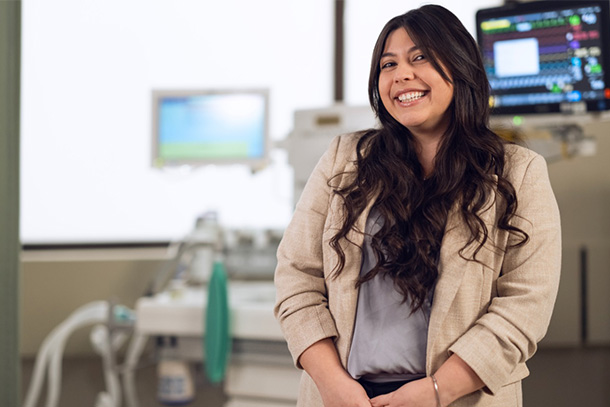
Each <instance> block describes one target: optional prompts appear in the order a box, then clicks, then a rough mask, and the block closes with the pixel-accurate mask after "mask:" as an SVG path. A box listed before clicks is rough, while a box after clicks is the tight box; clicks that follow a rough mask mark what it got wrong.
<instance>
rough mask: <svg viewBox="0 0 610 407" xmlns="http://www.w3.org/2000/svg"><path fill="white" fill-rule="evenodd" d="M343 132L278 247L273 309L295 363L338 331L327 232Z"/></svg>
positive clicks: (309, 184) (313, 176)
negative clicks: (331, 303) (329, 287)
mask: <svg viewBox="0 0 610 407" xmlns="http://www.w3.org/2000/svg"><path fill="white" fill-rule="evenodd" d="M340 144H341V136H339V137H336V138H335V139H334V140H333V142H332V143H331V145H330V147H329V148H328V150H327V151H326V152H325V154H324V155H323V156H322V158H320V161H319V162H318V164H317V165H316V167H315V169H314V170H313V172H312V174H311V176H310V177H309V180H308V181H307V184H306V185H305V188H304V190H303V193H302V195H301V198H300V199H299V201H298V203H297V205H296V208H295V212H294V215H293V217H292V220H291V221H290V223H289V225H288V226H287V228H286V230H285V232H284V236H283V238H282V241H281V242H280V245H279V247H278V252H277V267H276V270H275V277H274V280H275V286H276V305H275V308H274V313H275V316H276V318H277V319H278V321H279V323H280V326H281V328H282V332H283V334H284V337H285V338H286V341H287V343H288V348H289V350H290V352H291V354H292V356H293V359H294V362H295V365H296V366H297V367H299V368H301V366H300V364H299V362H298V359H299V356H300V355H301V354H302V353H303V351H305V350H306V349H307V348H308V347H310V346H311V345H313V344H314V343H315V342H317V341H319V340H322V339H325V338H329V337H336V336H337V335H338V333H337V328H336V325H335V323H334V320H333V318H332V316H331V314H330V311H329V309H328V298H327V292H326V284H325V278H324V259H323V250H322V246H323V233H324V225H325V222H326V218H327V214H328V208H329V203H330V199H331V194H332V190H331V187H330V186H329V179H330V178H331V176H332V174H333V169H334V167H335V162H336V160H337V154H338V151H339V149H340Z"/></svg>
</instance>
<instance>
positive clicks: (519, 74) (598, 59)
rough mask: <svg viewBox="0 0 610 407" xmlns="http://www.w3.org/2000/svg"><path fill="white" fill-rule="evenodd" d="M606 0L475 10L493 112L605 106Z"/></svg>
mask: <svg viewBox="0 0 610 407" xmlns="http://www.w3.org/2000/svg"><path fill="white" fill-rule="evenodd" d="M609 13H610V12H609V8H608V1H607V0H606V1H595V0H581V1H537V2H536V1H535V2H528V3H510V4H508V5H506V6H502V7H494V8H488V9H483V10H479V11H478V12H477V14H476V24H477V41H478V43H479V46H480V48H481V53H482V56H483V62H484V65H485V70H486V71H487V76H488V78H489V82H490V85H491V97H490V105H491V106H492V114H513V115H515V114H528V113H554V112H570V113H584V112H594V111H602V110H608V109H610V89H609V88H610V62H609V57H610V49H609V46H610V31H609V21H610V14H609Z"/></svg>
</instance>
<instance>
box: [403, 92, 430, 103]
mask: <svg viewBox="0 0 610 407" xmlns="http://www.w3.org/2000/svg"><path fill="white" fill-rule="evenodd" d="M425 94H426V93H425V92H407V93H402V94H400V95H398V100H400V101H401V102H413V101H414V100H417V99H421V98H422V97H424V95H425Z"/></svg>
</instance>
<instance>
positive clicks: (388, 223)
mask: <svg viewBox="0 0 610 407" xmlns="http://www.w3.org/2000/svg"><path fill="white" fill-rule="evenodd" d="M399 29H405V30H406V31H407V33H408V34H409V37H410V38H411V39H412V40H413V42H414V43H415V44H416V45H417V46H418V47H419V49H420V51H421V52H422V53H423V54H424V56H425V57H426V59H427V60H428V61H429V62H430V63H431V64H432V66H433V67H434V68H435V69H436V71H438V73H439V74H440V75H441V76H442V77H443V78H444V79H445V80H446V81H448V82H450V83H451V84H452V85H453V101H452V103H451V104H450V106H449V110H450V114H451V116H450V117H451V122H450V125H449V127H448V129H447V131H446V133H445V134H444V136H443V138H442V141H441V142H440V145H439V147H438V151H437V153H436V156H435V160H434V171H433V173H432V175H431V177H430V178H429V179H427V180H424V179H423V175H424V171H423V168H422V166H421V164H420V162H419V160H418V156H417V153H416V151H417V145H416V141H415V139H414V137H413V135H412V134H411V133H410V132H409V130H408V129H407V128H406V127H404V126H403V125H402V124H400V123H399V122H397V121H396V120H395V119H394V118H393V117H392V116H391V115H390V113H388V111H387V110H386V108H385V107H384V105H383V103H382V101H381V97H380V94H379V74H380V69H381V68H380V59H381V55H382V53H383V51H384V48H385V43H386V40H387V38H388V36H389V35H390V34H391V33H392V32H393V31H395V30H399ZM443 67H444V68H445V69H446V71H445V70H443ZM369 99H370V103H371V106H372V108H373V110H374V111H375V113H376V115H377V117H378V119H379V122H380V128H378V129H372V130H368V131H366V132H365V133H364V134H363V135H362V137H361V138H360V140H359V142H358V145H357V151H358V153H357V162H356V172H355V175H354V178H353V182H351V183H350V184H349V185H347V186H345V187H343V188H340V189H336V190H335V191H334V192H335V193H336V194H338V195H340V196H341V197H342V198H343V201H344V220H343V224H342V226H341V227H340V229H339V230H338V232H337V233H336V234H335V235H334V236H333V238H332V239H331V241H330V244H331V247H332V248H333V249H334V251H335V252H336V253H337V255H338V257H339V262H338V264H337V266H336V268H335V273H336V274H334V275H335V276H336V275H338V274H340V273H341V271H342V270H343V268H344V266H345V254H344V252H343V249H342V248H341V245H340V241H341V240H342V239H346V238H347V235H348V233H349V232H350V230H352V229H355V222H356V220H357V219H358V217H359V215H360V214H362V212H363V210H364V209H365V207H366V206H367V203H368V202H369V201H370V200H371V199H374V197H375V196H376V197H377V198H376V201H375V204H374V207H375V208H376V209H377V210H378V212H379V213H380V215H381V216H382V217H383V219H384V223H383V226H382V228H381V230H379V232H377V233H376V234H375V235H374V236H372V248H373V251H374V253H375V255H376V258H377V263H376V266H375V267H374V268H373V269H372V270H371V271H369V272H368V273H367V274H366V275H364V276H361V277H360V279H359V281H358V285H360V284H362V283H364V282H366V281H368V280H371V279H372V278H373V277H374V276H375V275H377V274H378V273H384V274H386V275H388V276H390V277H391V278H392V279H393V281H394V284H395V286H396V287H397V288H398V289H399V291H400V292H401V293H402V294H403V296H404V300H405V301H407V299H410V300H411V303H410V304H411V310H412V311H413V312H414V311H416V310H417V309H419V308H421V306H422V305H423V304H424V301H425V299H426V297H427V295H428V293H429V292H430V291H431V290H432V289H433V287H434V284H435V282H436V279H437V277H438V262H439V255H440V249H441V242H442V239H443V235H444V231H445V227H446V223H447V216H448V213H449V211H450V210H451V209H452V207H454V206H455V205H457V207H458V210H459V213H460V215H461V219H462V221H463V223H464V224H465V225H466V227H467V229H468V230H469V231H470V237H469V238H468V241H467V243H466V245H465V246H464V247H463V248H462V249H461V251H460V255H461V256H464V255H463V253H464V250H465V249H466V248H467V247H468V246H470V245H475V249H474V251H473V253H474V254H473V255H472V257H471V258H469V259H468V260H472V261H478V260H477V259H476V255H477V253H478V252H479V251H480V249H481V248H482V247H483V245H485V244H486V243H487V242H488V240H489V235H488V230H487V227H486V225H485V223H484V222H483V220H482V219H481V217H480V216H479V213H480V212H481V210H483V209H484V208H485V207H486V204H487V205H489V204H490V202H496V201H495V200H497V199H499V200H501V201H500V203H501V204H500V205H498V207H499V208H501V209H500V212H501V213H500V214H499V217H498V225H497V226H498V227H499V228H500V229H503V230H507V231H509V232H510V233H514V234H518V235H520V237H521V239H520V242H519V243H518V244H517V245H521V244H524V243H525V242H526V241H527V240H528V236H527V234H526V233H525V232H524V231H522V230H521V229H518V228H516V227H514V226H511V224H510V220H511V218H512V217H513V216H514V214H515V211H516V208H517V198H516V195H515V190H514V188H513V186H512V184H511V183H510V182H509V181H508V180H507V179H506V177H505V176H504V167H505V160H504V146H505V143H506V142H505V141H504V140H503V139H501V138H500V137H499V136H498V135H496V134H495V133H494V132H492V131H491V130H490V128H489V125H488V122H489V111H490V108H489V83H488V80H487V76H486V74H485V70H484V68H483V63H482V60H481V56H480V51H479V49H478V47H477V44H476V42H475V41H474V39H473V38H472V36H471V35H470V34H469V33H468V31H467V30H466V29H465V28H464V26H463V25H462V23H461V22H460V21H459V20H458V19H457V17H456V16H455V15H453V14H452V13H451V12H450V11H448V10H447V9H445V8H443V7H441V6H436V5H426V6H423V7H421V8H418V9H415V10H411V11H409V12H407V13H406V14H403V15H400V16H397V17H395V18H393V19H392V20H390V21H389V22H388V23H387V24H386V25H385V27H384V28H383V30H382V31H381V34H380V35H379V38H378V39H377V43H376V45H375V48H374V50H373V57H372V62H371V70H370V76H369ZM360 232H362V231H360Z"/></svg>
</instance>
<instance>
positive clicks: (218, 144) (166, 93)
mask: <svg viewBox="0 0 610 407" xmlns="http://www.w3.org/2000/svg"><path fill="white" fill-rule="evenodd" d="M152 101H153V105H152V111H153V126H152V127H153V132H152V139H153V143H152V145H153V149H152V165H153V166H154V167H158V168H161V167H166V166H180V165H190V166H200V165H206V164H247V165H249V166H250V167H251V168H252V169H260V168H262V167H264V166H265V165H266V162H267V160H268V153H269V134H268V110H269V92H268V90H265V89H253V90H220V89H202V90H192V89H189V90H176V89H157V90H154V91H153V93H152Z"/></svg>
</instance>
